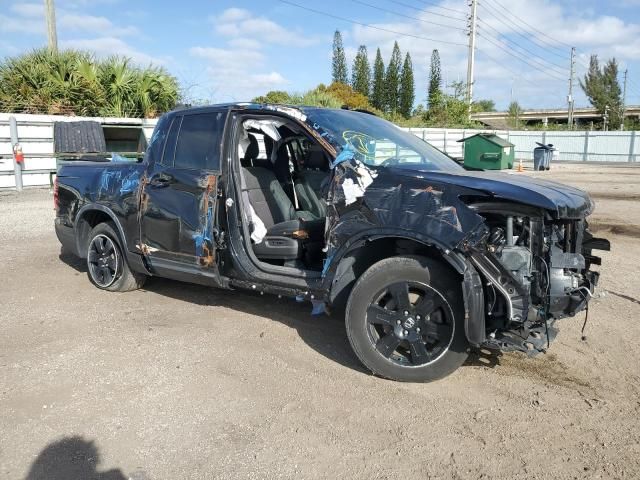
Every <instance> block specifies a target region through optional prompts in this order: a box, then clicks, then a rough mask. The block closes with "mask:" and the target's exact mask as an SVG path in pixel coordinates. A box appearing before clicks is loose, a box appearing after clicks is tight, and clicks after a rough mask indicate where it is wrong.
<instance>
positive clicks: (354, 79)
mask: <svg viewBox="0 0 640 480" xmlns="http://www.w3.org/2000/svg"><path fill="white" fill-rule="evenodd" d="M331 79H332V81H333V83H342V84H345V85H350V86H351V87H352V88H353V90H354V91H356V92H358V93H360V94H362V95H364V96H365V97H367V98H368V99H369V101H370V103H371V106H372V107H373V108H375V109H377V110H380V111H381V112H384V113H387V114H391V115H394V114H396V113H398V114H400V115H402V116H403V117H404V118H409V117H411V115H412V113H413V103H414V101H415V82H414V74H413V63H412V61H411V54H410V53H409V52H407V53H406V55H405V57H404V61H402V53H401V52H400V47H399V46H398V42H395V43H394V45H393V51H392V53H391V58H390V59H389V63H388V64H387V66H386V68H385V65H384V61H383V59H382V54H381V53H380V49H379V48H378V49H377V51H376V58H375V61H374V62H373V70H372V69H371V66H370V65H369V54H368V52H367V47H366V46H365V45H360V47H359V48H358V53H357V54H356V56H355V58H354V60H353V67H352V69H351V81H349V72H348V67H347V59H346V55H345V51H344V46H343V43H342V34H341V33H340V31H339V30H336V31H335V33H334V36H333V61H332V73H331Z"/></svg>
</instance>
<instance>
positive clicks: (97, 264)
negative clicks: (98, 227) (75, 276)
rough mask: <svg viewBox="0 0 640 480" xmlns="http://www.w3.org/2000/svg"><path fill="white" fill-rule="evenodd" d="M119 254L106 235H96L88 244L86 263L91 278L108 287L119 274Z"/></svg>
mask: <svg viewBox="0 0 640 480" xmlns="http://www.w3.org/2000/svg"><path fill="white" fill-rule="evenodd" d="M119 263H120V261H119V255H118V252H117V251H116V246H115V244H114V243H113V240H111V239H110V238H109V237H108V236H106V235H104V234H100V235H96V236H95V237H94V238H93V239H92V240H91V243H90V244H89V250H88V252H87V265H88V267H89V274H90V275H91V279H92V280H93V281H94V282H95V283H96V285H97V286H99V287H101V288H108V287H110V286H111V285H112V284H113V283H114V282H115V281H116V280H117V278H118V275H119V274H120V265H119Z"/></svg>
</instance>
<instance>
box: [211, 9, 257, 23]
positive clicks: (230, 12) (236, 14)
mask: <svg viewBox="0 0 640 480" xmlns="http://www.w3.org/2000/svg"><path fill="white" fill-rule="evenodd" d="M250 17H251V12H250V11H249V10H246V9H244V8H227V9H226V10H225V11H224V12H222V14H221V15H219V16H218V17H217V18H216V20H217V21H219V22H222V23H226V22H237V21H240V20H245V19H247V18H250Z"/></svg>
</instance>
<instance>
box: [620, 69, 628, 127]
mask: <svg viewBox="0 0 640 480" xmlns="http://www.w3.org/2000/svg"><path fill="white" fill-rule="evenodd" d="M628 76H629V70H628V69H627V70H625V71H624V88H623V90H622V105H621V106H620V107H621V108H620V110H621V111H620V131H622V130H624V111H625V110H626V109H627V77H628Z"/></svg>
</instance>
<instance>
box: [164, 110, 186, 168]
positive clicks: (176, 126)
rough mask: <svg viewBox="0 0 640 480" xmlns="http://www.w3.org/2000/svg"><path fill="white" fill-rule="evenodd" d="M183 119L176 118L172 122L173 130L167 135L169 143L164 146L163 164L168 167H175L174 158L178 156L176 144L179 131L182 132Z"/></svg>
mask: <svg viewBox="0 0 640 480" xmlns="http://www.w3.org/2000/svg"><path fill="white" fill-rule="evenodd" d="M181 121H182V117H181V116H178V117H174V118H173V121H172V122H171V128H169V133H168V134H167V141H166V143H165V145H164V153H163V154H162V161H161V162H160V163H162V164H163V165H166V166H167V167H173V158H174V157H175V155H176V142H177V140H178V131H179V130H180V122H181Z"/></svg>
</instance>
